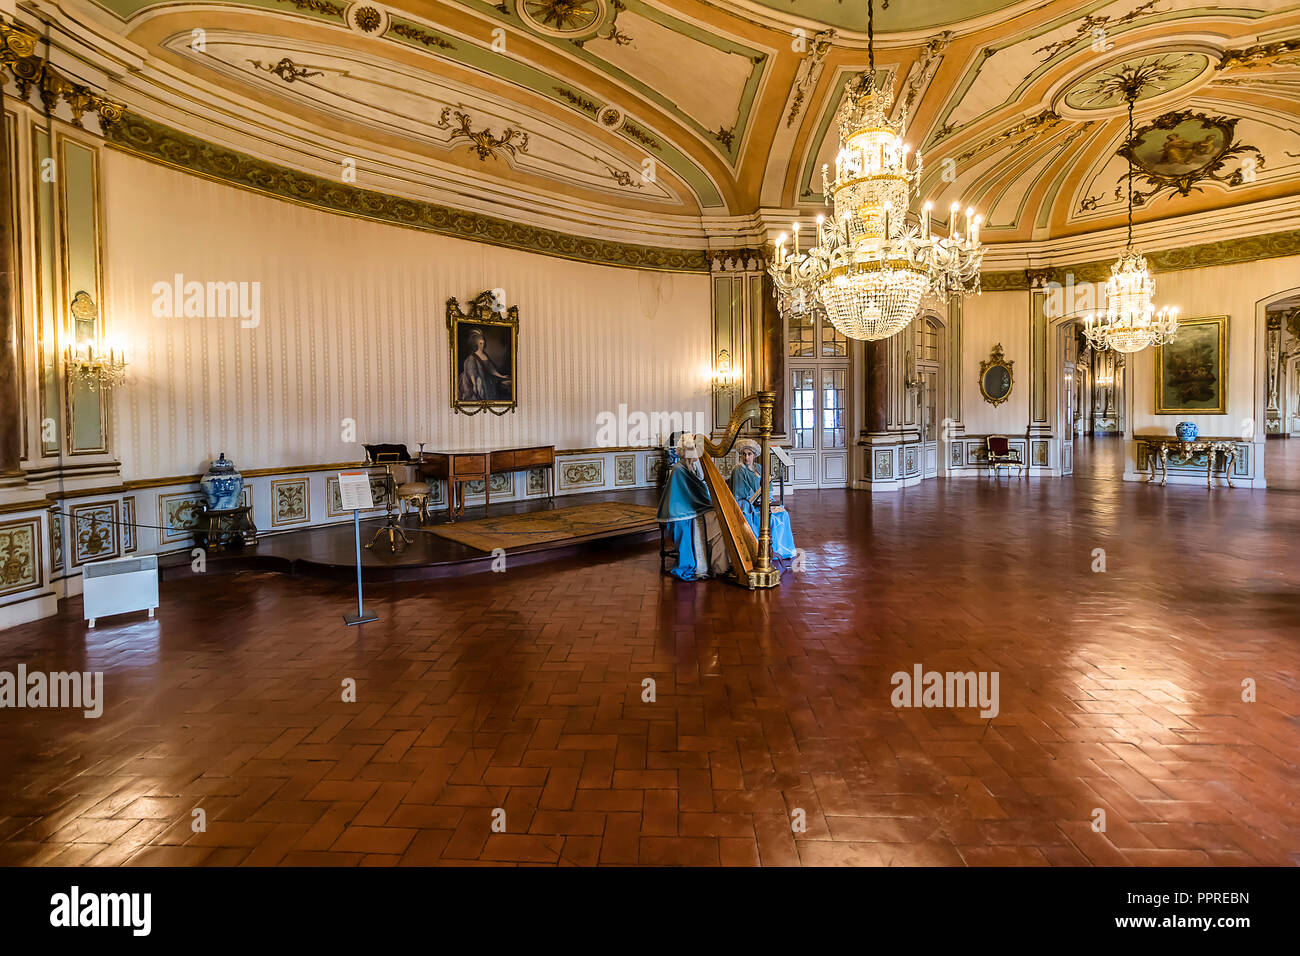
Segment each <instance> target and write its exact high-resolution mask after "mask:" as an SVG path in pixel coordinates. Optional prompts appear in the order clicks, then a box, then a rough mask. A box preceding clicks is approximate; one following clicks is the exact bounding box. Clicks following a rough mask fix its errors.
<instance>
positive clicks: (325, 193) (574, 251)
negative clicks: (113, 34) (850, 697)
mask: <svg viewBox="0 0 1300 956" xmlns="http://www.w3.org/2000/svg"><path fill="white" fill-rule="evenodd" d="M107 140H108V142H110V143H112V144H113V145H114V146H117V147H119V148H121V149H123V150H126V151H127V152H130V153H133V154H135V155H137V156H141V157H143V158H145V159H150V160H153V161H155V162H159V163H163V164H164V165H168V166H173V167H176V168H178V169H183V170H186V171H188V172H192V173H195V174H197V175H200V176H204V177H206V178H209V179H216V180H219V181H222V182H226V183H230V184H232V185H235V186H240V187H242V188H245V189H252V190H254V191H256V192H260V193H265V194H266V195H270V196H275V197H277V198H279V199H286V200H289V201H291V202H297V203H300V204H302V205H306V206H315V207H317V208H319V209H325V210H328V211H330V212H338V213H343V214H345V215H351V216H358V217H360V218H364V219H371V220H374V221H377V222H385V223H390V224H393V225H399V226H406V227H408V228H412V229H420V230H423V231H425V232H432V233H437V234H439V235H444V236H455V237H456V238H458V239H468V240H470V241H473V242H483V243H487V244H489V245H494V246H505V247H508V248H511V249H522V250H524V251H526V252H537V253H541V254H542V255H548V256H556V257H559V258H561V259H575V260H578V261H580V262H595V263H599V264H601V265H610V266H621V267H624V268H628V269H654V270H660V271H665V272H708V271H709V259H708V255H707V253H706V251H705V250H703V249H668V248H660V247H655V246H637V245H630V244H627V243H621V242H609V241H605V240H600V239H588V238H584V237H582V236H573V235H569V234H567V233H563V232H557V231H555V230H552V229H543V228H540V227H537V226H529V225H524V224H522V223H515V222H509V221H507V220H504V219H497V218H495V217H492V216H484V215H481V214H479V213H474V212H465V211H462V210H459V209H452V208H449V207H447V206H441V205H438V204H436V203H429V202H423V201H421V200H418V199H406V198H402V197H398V196H390V195H387V194H385V193H381V192H376V191H374V190H369V189H361V188H359V187H357V186H352V185H349V184H347V183H341V182H334V181H332V180H328V179H325V178H323V177H320V176H314V175H312V174H310V173H303V172H298V171H296V170H292V169H289V168H287V167H285V166H280V165H278V164H276V163H271V162H267V161H266V160H262V159H256V158H254V157H252V156H248V155H246V154H244V153H239V152H236V151H234V150H230V149H226V148H224V147H220V146H214V145H213V144H211V143H208V142H205V141H204V140H201V139H199V138H197V137H195V136H191V135H189V134H188V133H182V132H180V131H179V130H175V129H172V128H171V127H169V126H165V125H163V124H161V123H156V122H154V121H153V120H149V119H146V118H144V117H143V116H139V115H137V114H135V113H132V112H129V111H128V112H127V113H125V115H124V116H123V117H122V119H121V121H120V122H117V123H114V124H113V125H112V126H111V127H110V128H109V130H108V134H107Z"/></svg>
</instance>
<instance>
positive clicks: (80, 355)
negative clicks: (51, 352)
mask: <svg viewBox="0 0 1300 956" xmlns="http://www.w3.org/2000/svg"><path fill="white" fill-rule="evenodd" d="M71 311H72V337H73V342H74V344H72V345H69V346H68V347H67V348H66V349H64V351H63V368H64V372H65V373H66V374H67V376H68V377H69V378H70V379H72V380H75V381H77V382H80V383H81V384H83V385H85V386H87V387H89V388H93V389H98V390H105V389H110V388H115V387H117V386H118V385H121V384H122V382H123V381H125V379H126V361H127V360H126V350H125V349H123V348H118V347H115V346H112V345H110V346H109V347H108V348H104V347H103V346H102V344H101V342H100V336H99V308H98V307H97V306H96V305H95V302H94V300H93V299H91V297H90V294H89V293H87V292H78V293H77V294H76V295H74V296H73V297H72V308H71Z"/></svg>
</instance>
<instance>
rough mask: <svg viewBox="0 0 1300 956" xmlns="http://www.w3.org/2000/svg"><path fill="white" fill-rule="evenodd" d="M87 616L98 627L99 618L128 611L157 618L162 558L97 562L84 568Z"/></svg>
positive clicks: (146, 555) (141, 557)
mask: <svg viewBox="0 0 1300 956" xmlns="http://www.w3.org/2000/svg"><path fill="white" fill-rule="evenodd" d="M81 573H82V588H81V591H82V595H83V600H84V603H85V611H84V615H83V616H84V617H85V618H86V620H88V621H89V622H90V626H91V627H94V626H95V618H97V617H107V616H108V615H110V614H126V613H127V612H128V611H145V610H147V611H148V612H149V616H150V617H153V612H154V608H156V607H157V606H158V556H157V555H156V554H145V555H141V556H140V557H138V558H121V559H119V560H117V561H97V562H95V563H94V564H87V565H85V566H83V567H82V569H81Z"/></svg>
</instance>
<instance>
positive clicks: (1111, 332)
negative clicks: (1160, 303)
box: [1083, 76, 1178, 354]
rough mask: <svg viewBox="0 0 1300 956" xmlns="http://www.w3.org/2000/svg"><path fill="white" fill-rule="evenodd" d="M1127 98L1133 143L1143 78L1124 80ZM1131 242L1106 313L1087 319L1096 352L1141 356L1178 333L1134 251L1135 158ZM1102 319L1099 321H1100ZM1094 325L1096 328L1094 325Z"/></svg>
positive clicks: (1110, 288) (1113, 275)
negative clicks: (1159, 306) (1157, 302)
mask: <svg viewBox="0 0 1300 956" xmlns="http://www.w3.org/2000/svg"><path fill="white" fill-rule="evenodd" d="M1125 80H1126V81H1127V82H1125V84H1124V86H1123V92H1124V98H1125V99H1126V100H1128V141H1129V143H1130V144H1131V143H1132V142H1133V104H1134V103H1135V102H1136V101H1137V98H1138V95H1139V94H1140V93H1141V92H1142V82H1141V78H1140V77H1137V76H1134V77H1132V78H1129V77H1125ZM1128 164H1129V175H1128V241H1127V243H1126V244H1125V246H1124V254H1123V255H1121V256H1120V257H1119V261H1118V262H1116V263H1115V264H1114V265H1113V266H1111V267H1110V278H1109V279H1107V280H1106V313H1105V315H1104V316H1101V317H1094V316H1091V315H1090V316H1088V317H1087V318H1086V319H1085V320H1084V326H1083V332H1084V334H1085V335H1086V336H1087V337H1088V341H1089V342H1090V343H1091V344H1092V346H1093V347H1094V348H1096V349H1107V348H1110V349H1114V350H1115V351H1116V352H1124V353H1126V354H1127V353H1132V352H1140V351H1142V350H1143V349H1144V348H1146V347H1147V346H1148V345H1164V344H1165V343H1166V342H1168V341H1169V340H1170V339H1171V338H1173V335H1174V333H1175V332H1177V331H1178V310H1177V309H1176V308H1163V309H1161V310H1160V311H1159V312H1157V311H1156V308H1155V306H1154V305H1153V304H1152V302H1151V300H1152V298H1153V297H1154V296H1155V292H1156V284H1155V280H1153V279H1152V278H1151V272H1150V271H1149V270H1148V268H1147V260H1146V257H1145V256H1143V255H1142V254H1141V253H1140V252H1138V251H1137V250H1135V249H1134V248H1133V158H1132V155H1131V154H1130V155H1129V160H1128ZM1098 319H1099V320H1098ZM1094 322H1095V324H1094Z"/></svg>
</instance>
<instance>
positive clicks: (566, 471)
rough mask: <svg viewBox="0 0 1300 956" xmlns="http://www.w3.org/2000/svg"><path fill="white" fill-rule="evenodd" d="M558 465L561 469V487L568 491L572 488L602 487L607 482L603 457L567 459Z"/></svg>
mask: <svg viewBox="0 0 1300 956" xmlns="http://www.w3.org/2000/svg"><path fill="white" fill-rule="evenodd" d="M557 467H558V468H559V471H560V482H559V484H560V488H562V489H564V490H566V491H567V490H568V489H570V488H582V487H592V488H600V487H602V486H603V485H604V484H605V461H604V459H603V458H580V459H578V460H576V461H566V462H564V463H563V464H560V465H558V466H557Z"/></svg>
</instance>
